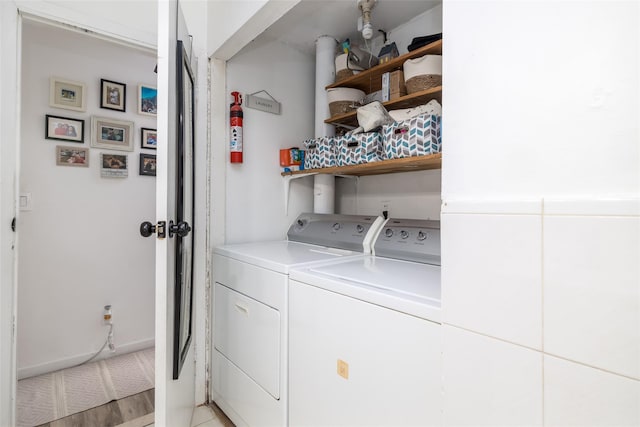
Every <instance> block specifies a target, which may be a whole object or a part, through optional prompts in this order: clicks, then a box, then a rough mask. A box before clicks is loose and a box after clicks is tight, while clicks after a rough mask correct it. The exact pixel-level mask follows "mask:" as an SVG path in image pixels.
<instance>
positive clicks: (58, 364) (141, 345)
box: [18, 338, 155, 380]
mask: <svg viewBox="0 0 640 427" xmlns="http://www.w3.org/2000/svg"><path fill="white" fill-rule="evenodd" d="M154 345H155V339H154V338H149V339H146V340H141V341H135V342H132V343H128V344H119V345H118V347H117V348H116V351H115V353H111V352H110V351H109V349H105V350H103V351H102V353H100V355H98V356H97V357H96V358H95V359H93V360H92V362H95V361H97V360H102V359H107V358H109V357H114V356H118V355H121V354H127V353H131V352H134V351H139V350H144V349H145V348H149V347H153V346H154ZM94 353H95V352H91V353H86V354H79V355H76V356H72V357H67V358H64V359H59V360H54V361H51V362H46V363H42V364H40V365H34V366H27V367H24V368H18V379H19V380H21V379H24V378H29V377H35V376H36V375H42V374H48V373H49V372H55V371H59V370H60V369H65V368H70V367H72V366H75V365H77V364H78V363H82V362H84V361H85V360H87V359H88V358H90V357H91V356H92V355H93V354H94Z"/></svg>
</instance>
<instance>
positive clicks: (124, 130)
mask: <svg viewBox="0 0 640 427" xmlns="http://www.w3.org/2000/svg"><path fill="white" fill-rule="evenodd" d="M91 132H92V133H93V137H92V138H91V146H92V147H97V148H107V149H109V150H120V151H133V138H132V136H131V134H132V132H133V122H129V121H124V120H115V119H108V118H105V117H96V116H92V117H91Z"/></svg>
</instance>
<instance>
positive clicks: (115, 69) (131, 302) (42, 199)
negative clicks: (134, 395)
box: [18, 22, 156, 376]
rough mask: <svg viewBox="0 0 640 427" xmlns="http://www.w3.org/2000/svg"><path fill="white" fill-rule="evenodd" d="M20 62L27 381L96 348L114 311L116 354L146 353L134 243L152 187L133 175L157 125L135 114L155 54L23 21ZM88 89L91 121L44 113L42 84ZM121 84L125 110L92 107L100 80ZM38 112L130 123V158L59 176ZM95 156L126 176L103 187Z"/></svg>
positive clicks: (144, 253)
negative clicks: (143, 135)
mask: <svg viewBox="0 0 640 427" xmlns="http://www.w3.org/2000/svg"><path fill="white" fill-rule="evenodd" d="M23 46H24V49H23V63H22V67H23V68H22V69H23V73H22V79H23V80H22V83H23V84H22V97H23V103H22V106H23V108H22V144H21V156H22V165H21V166H22V169H21V177H20V178H21V184H20V187H21V188H20V191H21V192H23V193H31V196H32V203H33V209H32V210H31V211H24V212H21V216H20V224H19V226H20V238H21V243H22V244H21V247H20V252H19V278H20V280H19V287H18V288H19V289H18V292H19V293H18V313H19V317H18V324H19V326H18V368H19V371H20V374H21V375H22V376H24V375H33V374H36V373H40V372H46V371H48V370H52V369H59V368H61V367H64V366H68V365H69V364H72V363H76V362H79V361H81V360H82V359H83V358H84V357H85V356H87V355H91V354H92V353H93V352H95V351H96V350H97V349H99V348H100V346H101V345H102V343H103V342H104V340H105V337H106V333H107V327H106V326H104V325H103V324H102V313H103V306H104V305H106V304H111V305H112V306H113V316H114V336H115V344H116V347H117V348H118V349H119V350H118V352H126V351H131V350H133V349H136V348H141V347H147V346H149V345H153V336H154V267H153V266H154V242H153V240H152V239H144V238H142V237H141V236H140V235H139V232H138V228H139V225H140V223H141V222H142V221H145V220H151V221H153V219H154V217H155V216H154V207H155V178H153V177H149V176H140V175H139V173H138V172H139V171H138V165H139V153H140V152H146V153H149V154H153V153H155V151H154V150H141V149H140V128H141V127H146V128H155V118H153V117H148V116H141V115H138V114H137V113H136V111H137V101H136V99H137V91H138V84H140V83H145V84H150V85H155V79H156V75H155V73H154V72H153V69H154V67H155V64H156V59H155V57H154V56H150V55H145V54H143V53H142V52H141V51H139V50H135V49H127V48H124V47H123V46H121V45H116V44H111V43H107V42H105V41H102V40H99V39H95V38H92V37H87V36H85V35H82V34H79V33H75V32H70V31H66V30H62V29H57V28H52V27H45V26H43V25H41V24H35V23H32V22H27V23H26V24H25V25H24V44H23ZM50 76H60V77H63V78H66V79H69V80H75V81H81V82H84V83H85V84H86V88H87V93H86V94H85V96H86V99H87V111H86V112H76V111H70V110H62V109H57V108H53V107H50V106H49V99H48V96H49V95H48V93H49V77H50ZM101 78H105V79H108V80H113V81H117V82H122V83H125V84H126V85H127V102H126V112H125V113H122V112H118V111H113V110H106V109H101V108H99V103H100V79H101ZM45 114H52V115H58V116H63V117H71V118H75V119H83V120H85V142H84V144H82V145H79V146H82V147H90V140H91V136H92V134H91V131H90V130H91V125H90V122H91V116H94V115H95V116H101V117H108V118H113V119H120V120H130V121H134V122H135V126H134V131H133V135H132V136H133V142H134V151H133V152H115V151H109V150H103V149H97V148H91V149H90V163H89V167H88V168H74V167H63V166H56V164H55V149H56V146H58V145H74V144H73V143H66V142H64V141H53V140H48V139H45V138H44V120H45ZM100 153H119V154H127V156H128V162H129V176H128V178H125V179H115V178H111V179H107V178H101V177H100V161H99V158H100Z"/></svg>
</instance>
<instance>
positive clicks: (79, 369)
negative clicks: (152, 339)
mask: <svg viewBox="0 0 640 427" xmlns="http://www.w3.org/2000/svg"><path fill="white" fill-rule="evenodd" d="M154 356H155V351H154V349H153V348H150V349H146V350H142V351H138V352H135V353H129V354H123V355H121V356H115V357H112V358H109V359H104V360H100V361H98V362H93V363H87V364H86V365H81V366H76V367H74V368H69V369H63V370H61V371H56V372H51V373H49V374H44V375H39V376H36V377H31V378H25V379H23V380H20V381H18V389H17V401H16V409H17V414H16V418H17V425H18V427H33V426H37V425H40V424H45V423H48V422H50V421H53V420H57V419H59V418H64V417H66V416H68V415H72V414H75V413H77V412H82V411H86V410H87V409H91V408H95V407H96V406H100V405H104V404H105V403H108V402H110V401H112V400H117V399H122V398H124V397H127V396H131V395H133V394H137V393H141V392H143V391H146V390H149V389H151V388H153V387H154V377H155V369H154Z"/></svg>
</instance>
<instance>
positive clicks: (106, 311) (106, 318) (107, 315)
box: [102, 305, 113, 325]
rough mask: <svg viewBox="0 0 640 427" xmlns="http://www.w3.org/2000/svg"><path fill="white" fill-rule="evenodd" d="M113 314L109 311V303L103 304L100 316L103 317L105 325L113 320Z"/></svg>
mask: <svg viewBox="0 0 640 427" xmlns="http://www.w3.org/2000/svg"><path fill="white" fill-rule="evenodd" d="M112 317H113V314H112V312H111V305H105V306H104V314H103V315H102V318H103V319H104V323H105V324H106V325H110V324H111V323H112V322H113V318H112Z"/></svg>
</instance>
